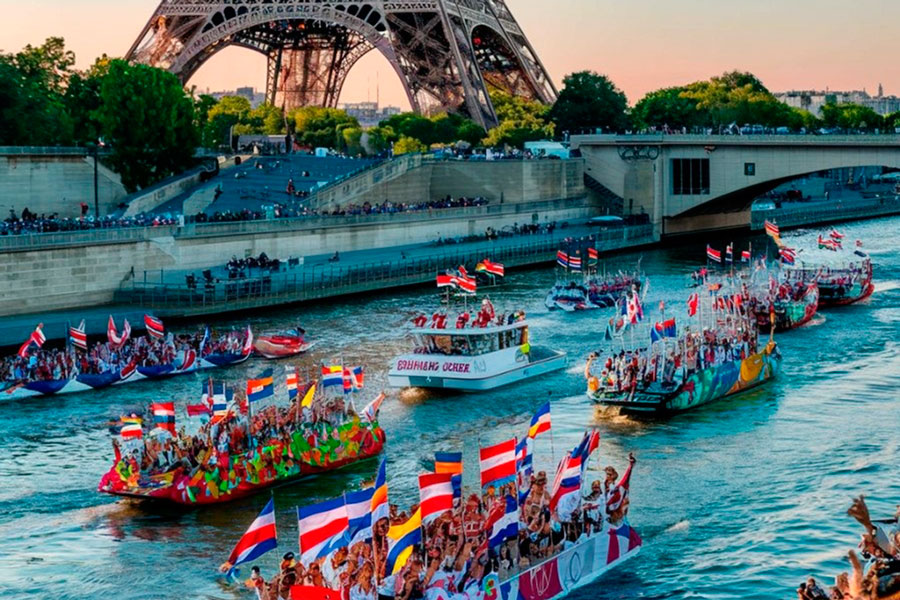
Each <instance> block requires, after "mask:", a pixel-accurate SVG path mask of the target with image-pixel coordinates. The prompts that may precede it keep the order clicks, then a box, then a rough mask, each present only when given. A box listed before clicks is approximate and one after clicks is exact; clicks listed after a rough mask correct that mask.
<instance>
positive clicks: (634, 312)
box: [625, 292, 644, 325]
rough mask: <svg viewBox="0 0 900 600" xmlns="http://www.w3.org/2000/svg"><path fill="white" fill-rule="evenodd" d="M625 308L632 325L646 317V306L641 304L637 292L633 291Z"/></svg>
mask: <svg viewBox="0 0 900 600" xmlns="http://www.w3.org/2000/svg"><path fill="white" fill-rule="evenodd" d="M625 308H626V314H627V316H628V322H629V323H631V324H632V325H636V324H637V323H639V322H640V321H641V319H643V318H644V308H643V307H642V306H641V299H640V297H638V295H637V292H634V293H632V294H631V296H629V297H628V300H627V301H626V303H625Z"/></svg>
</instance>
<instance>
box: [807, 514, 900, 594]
mask: <svg viewBox="0 0 900 600" xmlns="http://www.w3.org/2000/svg"><path fill="white" fill-rule="evenodd" d="M847 514H849V515H850V516H851V517H853V518H854V519H856V521H857V522H858V523H859V524H860V525H862V526H863V529H864V531H863V534H862V539H861V540H860V542H859V553H860V555H857V553H856V551H855V550H851V551H850V552H848V553H847V558H848V560H849V563H850V572H847V571H845V572H843V573H840V574H838V575H837V576H836V577H835V579H834V585H833V586H832V587H831V589H830V591H828V592H826V590H825V589H823V588H822V587H821V586H820V585H819V584H818V583H817V582H816V580H815V579H814V578H812V577H810V578H808V579H807V580H806V581H804V582H803V583H801V584H800V586H799V587H798V588H797V600H829V599H830V600H889V599H896V598H900V505H898V506H897V512H896V513H895V514H894V517H893V518H892V519H884V520H873V519H872V517H871V516H870V514H869V508H868V506H866V501H865V498H864V497H863V496H859V497H858V498H854V500H853V503H852V504H851V506H850V508H849V509H848V510H847ZM860 557H861V558H862V560H860Z"/></svg>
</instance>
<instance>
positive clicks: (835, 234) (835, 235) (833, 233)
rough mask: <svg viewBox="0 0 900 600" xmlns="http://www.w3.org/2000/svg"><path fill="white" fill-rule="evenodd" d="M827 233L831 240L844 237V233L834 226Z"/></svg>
mask: <svg viewBox="0 0 900 600" xmlns="http://www.w3.org/2000/svg"><path fill="white" fill-rule="evenodd" d="M828 235H829V237H831V239H833V240H840V239H843V238H844V234H843V233H841V232H840V231H838V230H837V229H834V228H832V229H831V232H830V233H829V234H828Z"/></svg>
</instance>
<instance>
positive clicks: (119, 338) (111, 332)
mask: <svg viewBox="0 0 900 600" xmlns="http://www.w3.org/2000/svg"><path fill="white" fill-rule="evenodd" d="M106 337H107V339H109V343H110V344H112V346H113V348H121V347H122V346H124V345H125V342H127V341H128V338H129V337H131V324H130V323H129V322H128V319H125V324H124V325H123V326H122V334H121V335H119V332H118V331H116V322H115V321H114V320H113V318H112V315H109V323H108V324H107V326H106Z"/></svg>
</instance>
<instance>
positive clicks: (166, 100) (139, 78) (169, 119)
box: [96, 60, 199, 191]
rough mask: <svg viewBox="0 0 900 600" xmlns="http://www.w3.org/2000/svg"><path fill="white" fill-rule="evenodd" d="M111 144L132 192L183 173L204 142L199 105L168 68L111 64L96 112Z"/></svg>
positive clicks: (114, 164) (116, 165) (118, 168)
mask: <svg viewBox="0 0 900 600" xmlns="http://www.w3.org/2000/svg"><path fill="white" fill-rule="evenodd" d="M96 116H97V119H98V121H99V123H100V129H101V133H102V135H103V137H104V139H105V141H106V142H108V143H109V144H110V146H111V149H112V152H111V155H110V157H109V162H110V164H111V165H112V167H113V168H114V169H115V171H116V172H117V173H119V175H120V176H121V177H122V184H123V185H124V186H125V188H126V189H127V190H129V191H134V190H136V189H138V188H142V187H146V186H148V185H150V184H152V183H154V182H156V181H158V180H160V179H162V178H164V177H167V176H169V175H172V174H175V173H179V172H181V171H183V170H184V169H186V168H187V167H189V166H190V165H191V164H192V162H193V156H194V151H195V149H196V147H197V144H198V142H199V139H198V135H197V130H196V128H195V127H194V104H193V102H192V100H191V98H190V97H189V96H188V95H187V94H186V93H185V91H184V89H183V88H182V87H181V83H180V82H179V81H178V78H177V77H175V76H174V75H172V74H171V73H169V72H167V71H163V70H160V69H155V68H153V67H148V66H146V65H132V64H129V63H127V62H125V61H123V60H113V61H111V62H110V63H109V71H108V72H107V73H106V75H105V76H104V77H103V81H102V83H101V85H100V106H99V108H98V109H97V111H96Z"/></svg>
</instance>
